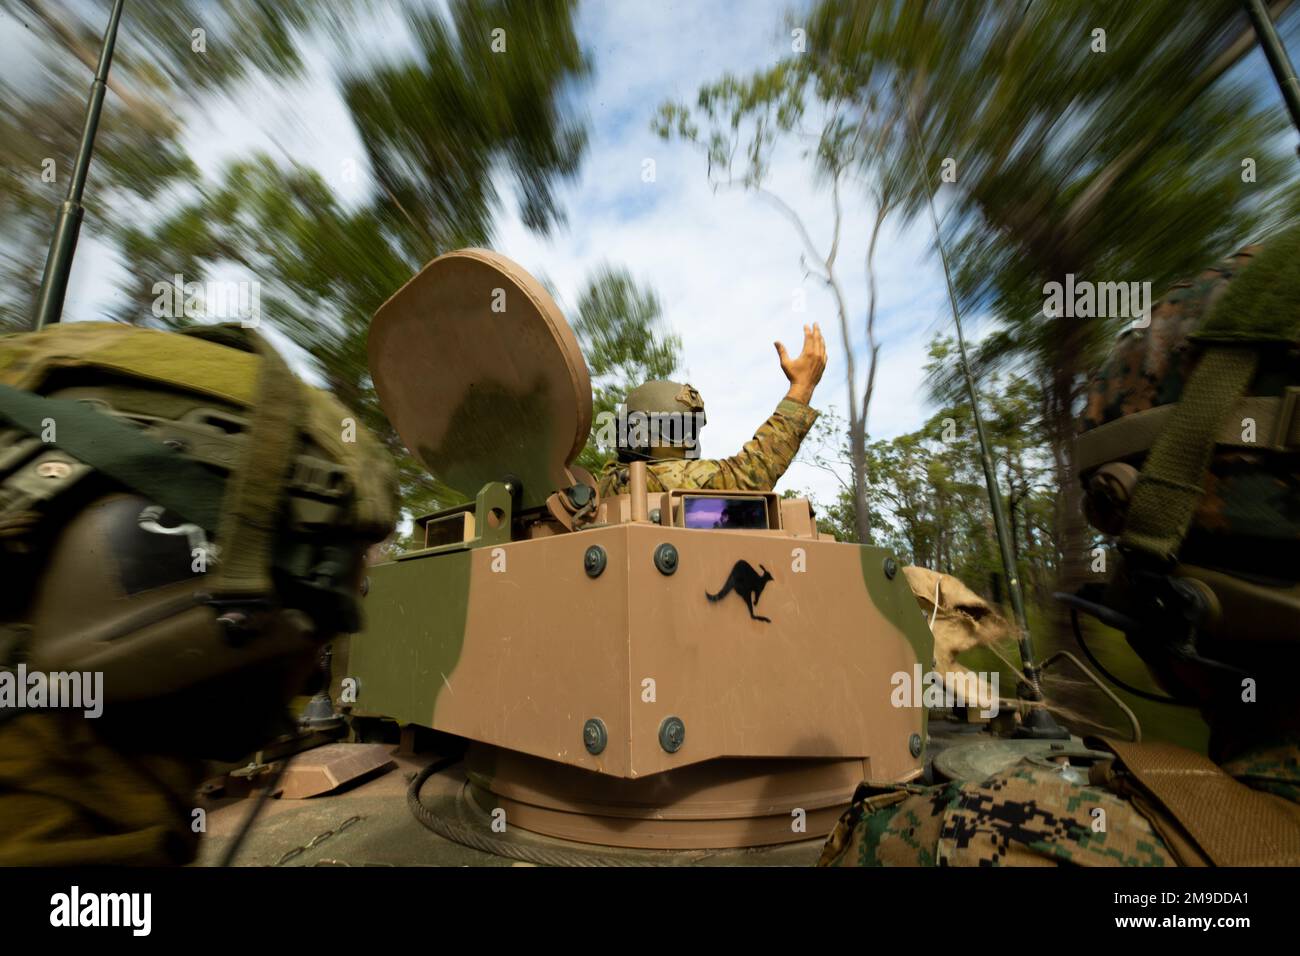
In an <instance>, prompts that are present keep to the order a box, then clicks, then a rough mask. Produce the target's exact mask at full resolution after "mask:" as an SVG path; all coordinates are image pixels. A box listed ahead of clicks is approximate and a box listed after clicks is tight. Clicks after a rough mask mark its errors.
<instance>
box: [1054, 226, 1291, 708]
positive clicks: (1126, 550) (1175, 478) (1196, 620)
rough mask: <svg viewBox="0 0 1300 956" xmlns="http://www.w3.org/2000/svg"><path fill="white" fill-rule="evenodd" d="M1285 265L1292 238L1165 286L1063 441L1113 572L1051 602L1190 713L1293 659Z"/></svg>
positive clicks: (1109, 362)
mask: <svg viewBox="0 0 1300 956" xmlns="http://www.w3.org/2000/svg"><path fill="white" fill-rule="evenodd" d="M1297 262H1300V228H1296V227H1293V228H1290V229H1289V230H1287V231H1285V232H1283V233H1281V234H1279V235H1277V236H1275V237H1274V238H1272V239H1271V240H1269V241H1268V242H1267V243H1265V244H1264V245H1263V246H1252V247H1247V248H1246V249H1243V250H1242V251H1240V252H1238V253H1237V254H1236V255H1234V256H1233V257H1231V258H1230V259H1229V260H1227V261H1226V262H1224V263H1222V264H1220V265H1219V266H1217V267H1215V268H1213V269H1210V270H1208V271H1207V272H1205V273H1203V274H1202V275H1201V276H1200V277H1198V278H1197V279H1196V280H1195V281H1192V282H1185V283H1181V284H1180V285H1179V286H1177V287H1175V289H1174V290H1173V291H1172V292H1171V293H1170V294H1169V295H1168V296H1166V297H1165V298H1164V299H1162V300H1161V301H1159V302H1158V303H1156V304H1155V306H1154V308H1153V311H1152V314H1151V316H1150V323H1149V326H1148V327H1147V328H1142V329H1137V328H1135V329H1130V330H1128V331H1127V332H1125V334H1124V335H1123V336H1121V338H1120V340H1119V342H1118V343H1117V345H1116V347H1115V348H1114V349H1113V350H1112V351H1111V353H1110V354H1109V355H1108V357H1107V358H1106V359H1105V361H1104V363H1103V364H1102V366H1101V367H1100V369H1099V370H1098V372H1097V374H1096V375H1094V376H1093V378H1092V381H1091V382H1090V386H1089V392H1088V396H1087V404H1086V408H1085V410H1084V414H1083V419H1082V431H1081V433H1080V435H1079V436H1078V439H1077V441H1076V445H1075V462H1076V468H1077V472H1078V474H1079V477H1080V480H1081V481H1082V483H1083V488H1084V493H1085V498H1084V511H1085V514H1086V516H1087V518H1088V521H1089V523H1090V524H1092V526H1093V527H1095V528H1096V529H1098V530H1099V531H1101V532H1103V533H1105V534H1107V535H1111V536H1114V538H1115V539H1116V541H1117V549H1116V550H1117V553H1118V561H1117V562H1113V563H1112V564H1113V566H1112V568H1111V574H1110V576H1109V580H1108V581H1107V582H1106V583H1105V584H1104V585H1103V584H1094V585H1089V586H1087V587H1085V588H1084V589H1083V590H1081V591H1080V592H1079V594H1078V595H1075V596H1064V595H1063V596H1062V597H1063V598H1064V599H1065V600H1066V601H1067V602H1068V603H1070V604H1072V605H1073V607H1074V609H1075V611H1076V613H1077V611H1079V610H1083V611H1086V612H1090V613H1092V614H1095V615H1096V616H1097V617H1099V618H1100V619H1101V620H1102V621H1103V622H1104V623H1106V624H1108V625H1110V626H1112V627H1115V628H1117V629H1119V630H1121V631H1123V632H1124V633H1125V635H1126V636H1127V638H1128V641H1129V643H1130V644H1131V645H1132V646H1133V648H1134V649H1135V650H1136V651H1137V653H1138V654H1139V655H1140V656H1141V657H1142V658H1143V660H1144V661H1145V662H1146V663H1147V665H1148V666H1149V667H1150V668H1151V670H1152V672H1153V675H1154V676H1155V677H1156V678H1157V680H1158V681H1159V683H1160V684H1161V685H1162V686H1164V687H1165V688H1166V689H1167V690H1169V692H1170V693H1171V694H1172V695H1173V696H1174V697H1175V698H1176V699H1177V700H1178V701H1179V702H1183V703H1189V704H1196V705H1199V706H1201V707H1203V708H1206V707H1210V708H1213V707H1217V706H1219V705H1221V704H1222V703H1223V702H1225V701H1227V702H1234V701H1235V702H1240V701H1242V700H1243V698H1244V697H1251V699H1253V693H1255V692H1254V691H1252V692H1251V693H1250V694H1243V686H1245V685H1246V684H1247V683H1249V684H1250V685H1251V686H1254V683H1255V682H1257V681H1259V682H1262V681H1263V680H1264V679H1276V680H1279V681H1286V682H1290V681H1291V678H1290V677H1285V678H1281V677H1279V675H1281V674H1283V673H1284V672H1285V668H1286V667H1287V665H1288V663H1300V640H1297V636H1300V412H1298V406H1297V400H1298V399H1300V269H1297V267H1296V264H1297ZM1085 650H1086V648H1085ZM1096 663H1097V662H1096V660H1095V659H1094V664H1096ZM1103 670H1104V668H1103ZM1112 679H1113V678H1112ZM1116 682H1117V683H1121V684H1122V682H1121V681H1116ZM1127 689H1129V690H1133V691H1134V692H1135V693H1139V694H1142V693H1143V692H1142V691H1140V690H1136V689H1134V688H1127ZM1258 693H1259V694H1260V699H1261V700H1262V699H1263V695H1264V694H1265V693H1272V694H1273V695H1275V696H1274V699H1277V698H1276V695H1278V694H1281V695H1282V696H1283V697H1284V698H1285V699H1287V700H1291V699H1293V691H1291V690H1290V689H1289V688H1282V687H1274V688H1270V689H1268V690H1267V691H1266V690H1265V689H1264V688H1262V687H1261V688H1259V689H1258ZM1144 696H1149V695H1144Z"/></svg>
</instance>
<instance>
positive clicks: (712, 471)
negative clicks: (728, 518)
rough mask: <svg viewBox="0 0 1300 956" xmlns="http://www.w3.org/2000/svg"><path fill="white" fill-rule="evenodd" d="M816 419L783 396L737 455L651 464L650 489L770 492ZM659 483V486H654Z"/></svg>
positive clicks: (815, 416)
mask: <svg viewBox="0 0 1300 956" xmlns="http://www.w3.org/2000/svg"><path fill="white" fill-rule="evenodd" d="M816 420H817V412H816V411H815V410H814V409H812V408H809V407H808V406H807V405H805V404H803V403H802V402H796V401H793V400H792V399H788V398H785V399H782V400H781V403H780V404H779V405H777V406H776V411H775V412H773V413H772V415H771V417H769V418H768V420H767V421H765V422H763V424H762V425H760V426H759V428H758V431H757V432H755V433H754V437H753V438H751V439H750V440H749V441H747V442H745V447H743V448H742V449H741V450H740V452H739V453H738V454H735V455H732V456H731V457H730V458H723V459H720V460H713V459H696V460H691V459H684V460H682V461H664V462H656V463H655V464H652V465H651V466H650V467H649V469H648V471H649V474H650V476H651V481H650V485H651V488H650V490H651V491H656V490H660V491H670V490H672V489H675V488H691V489H693V488H698V489H705V490H714V491H771V490H772V489H773V487H775V485H776V483H777V482H778V481H780V480H781V476H782V475H784V474H785V470H786V469H787V468H789V467H790V462H792V461H794V456H795V455H797V454H798V453H799V445H800V444H801V443H802V442H803V439H804V436H805V435H807V434H808V430H809V429H810V428H812V425H813V422H815V421H816ZM656 481H657V483H658V484H659V485H660V486H661V487H660V488H657V489H656V488H654V487H653V485H654V483H655V482H656Z"/></svg>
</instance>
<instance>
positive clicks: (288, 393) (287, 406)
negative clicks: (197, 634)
mask: <svg viewBox="0 0 1300 956" xmlns="http://www.w3.org/2000/svg"><path fill="white" fill-rule="evenodd" d="M248 338H249V341H250V342H251V343H252V344H253V346H254V347H255V348H256V349H257V352H258V354H259V355H260V356H261V362H260V363H259V367H258V371H257V379H258V381H257V401H256V402H255V403H254V404H253V405H252V407H251V408H250V409H249V413H250V415H251V418H252V421H251V422H250V423H249V426H248V433H247V435H246V436H245V439H244V450H243V455H242V459H241V461H240V463H239V467H238V468H236V469H235V470H234V472H233V473H232V474H231V476H230V478H229V480H228V481H227V482H226V491H225V497H224V498H223V499H222V502H221V529H220V531H218V533H217V540H218V541H219V542H221V548H222V552H223V554H222V558H221V562H220V563H219V564H218V566H217V581H218V583H217V585H216V587H217V589H218V590H220V591H221V592H223V593H230V592H248V593H250V594H262V593H267V592H270V591H272V590H273V586H272V584H271V578H270V568H271V564H272V552H273V550H274V547H275V539H276V534H277V526H278V524H279V518H280V510H281V507H282V505H283V501H284V493H285V482H286V481H287V480H288V478H289V471H290V469H291V468H292V466H293V460H294V456H295V454H296V452H297V448H298V428H299V422H300V421H301V420H302V418H303V411H304V408H303V405H304V403H303V392H302V385H301V383H299V381H298V379H297V378H296V377H295V376H294V374H293V373H292V372H290V371H289V367H288V366H287V365H285V364H284V359H282V358H280V355H279V353H277V352H276V351H275V349H274V348H272V347H271V345H270V344H269V343H268V342H267V341H266V340H265V339H263V338H261V337H260V336H254V335H249V337H248Z"/></svg>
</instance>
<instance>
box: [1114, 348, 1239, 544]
mask: <svg viewBox="0 0 1300 956" xmlns="http://www.w3.org/2000/svg"><path fill="white" fill-rule="evenodd" d="M1258 363H1259V353H1258V352H1256V351H1255V350H1254V349H1251V348H1228V347H1216V348H1211V349H1209V350H1207V351H1206V352H1205V354H1204V355H1202V356H1201V359H1200V361H1199V362H1197V363H1196V368H1195V369H1194V370H1193V371H1192V374H1191V377H1190V378H1189V379H1188V380H1187V387H1186V388H1184V389H1183V394H1182V397H1181V398H1180V399H1179V400H1178V405H1177V407H1176V408H1175V409H1174V411H1173V413H1172V414H1171V415H1170V416H1169V420H1168V423H1167V424H1166V425H1165V427H1164V428H1163V429H1162V430H1161V432H1160V436H1159V437H1158V438H1157V439H1156V442H1155V445H1154V446H1153V447H1152V449H1151V454H1150V455H1149V456H1148V457H1147V460H1146V462H1145V464H1143V466H1142V471H1141V472H1140V473H1139V475H1138V482H1137V487H1136V488H1134V489H1133V501H1132V503H1131V504H1130V505H1129V509H1128V516H1127V517H1126V518H1125V522H1124V533H1123V535H1122V536H1121V537H1120V545H1121V546H1122V547H1124V548H1127V549H1129V550H1134V551H1138V552H1141V553H1142V554H1146V555H1148V556H1150V557H1153V558H1155V559H1156V560H1158V561H1161V562H1166V561H1172V560H1174V557H1175V556H1176V555H1177V553H1178V549H1179V548H1180V547H1181V546H1182V543H1183V538H1184V537H1186V536H1187V529H1188V528H1189V527H1190V526H1191V523H1192V515H1193V514H1194V513H1195V511H1196V505H1197V502H1199V501H1200V500H1201V495H1202V494H1203V493H1204V481H1205V472H1206V469H1207V468H1209V466H1210V458H1211V457H1212V455H1213V454H1214V442H1215V438H1216V437H1217V436H1218V434H1219V428H1220V425H1221V423H1222V422H1223V421H1224V420H1225V418H1226V417H1227V414H1228V412H1230V411H1231V410H1232V409H1233V407H1234V406H1235V404H1236V402H1237V400H1238V399H1239V398H1241V396H1242V395H1243V394H1244V393H1245V391H1246V388H1247V386H1249V385H1250V380H1251V378H1253V377H1254V375H1255V367H1256V365H1258Z"/></svg>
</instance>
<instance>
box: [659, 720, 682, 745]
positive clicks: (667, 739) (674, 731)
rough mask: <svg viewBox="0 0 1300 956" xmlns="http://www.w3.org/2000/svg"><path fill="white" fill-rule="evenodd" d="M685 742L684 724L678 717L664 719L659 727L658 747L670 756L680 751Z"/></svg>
mask: <svg viewBox="0 0 1300 956" xmlns="http://www.w3.org/2000/svg"><path fill="white" fill-rule="evenodd" d="M685 742H686V724H684V723H682V719H681V718H680V717H665V718H664V722H663V723H662V724H660V725H659V746H660V747H663V748H664V750H666V751H668V753H670V754H675V753H677V751H679V750H681V748H682V744H684V743H685Z"/></svg>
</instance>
